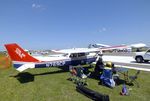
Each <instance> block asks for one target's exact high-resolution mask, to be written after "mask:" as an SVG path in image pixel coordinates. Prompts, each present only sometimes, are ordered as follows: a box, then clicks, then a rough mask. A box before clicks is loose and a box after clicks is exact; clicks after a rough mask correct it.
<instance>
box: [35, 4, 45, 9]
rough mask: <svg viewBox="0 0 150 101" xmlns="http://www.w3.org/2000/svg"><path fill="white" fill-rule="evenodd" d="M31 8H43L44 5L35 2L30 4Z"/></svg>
mask: <svg viewBox="0 0 150 101" xmlns="http://www.w3.org/2000/svg"><path fill="white" fill-rule="evenodd" d="M32 8H34V9H40V10H45V7H44V6H43V5H41V4H36V3H33V4H32Z"/></svg>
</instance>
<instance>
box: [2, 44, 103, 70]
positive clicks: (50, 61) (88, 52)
mask: <svg viewBox="0 0 150 101" xmlns="http://www.w3.org/2000/svg"><path fill="white" fill-rule="evenodd" d="M5 47H6V49H7V52H8V54H9V56H10V58H11V60H12V63H13V66H14V67H15V68H16V69H17V70H18V71H20V72H22V71H24V70H26V69H28V68H44V67H52V66H70V65H74V66H76V65H79V64H80V65H82V64H91V63H92V62H95V61H96V59H97V54H102V53H101V50H100V49H98V48H95V49H88V48H78V49H68V50H61V51H60V53H62V54H60V55H50V56H31V55H30V54H28V53H27V52H26V51H24V50H23V49H22V48H21V47H20V46H18V45H17V44H16V43H12V44H5ZM57 53H58V51H57Z"/></svg>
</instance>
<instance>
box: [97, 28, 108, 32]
mask: <svg viewBox="0 0 150 101" xmlns="http://www.w3.org/2000/svg"><path fill="white" fill-rule="evenodd" d="M105 31H107V29H106V28H105V27H103V28H100V29H99V31H98V32H105Z"/></svg>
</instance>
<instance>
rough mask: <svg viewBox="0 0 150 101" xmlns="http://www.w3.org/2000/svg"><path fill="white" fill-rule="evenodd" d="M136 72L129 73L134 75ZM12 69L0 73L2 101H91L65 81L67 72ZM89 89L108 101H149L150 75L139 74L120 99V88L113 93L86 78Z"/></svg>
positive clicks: (0, 95)
mask: <svg viewBox="0 0 150 101" xmlns="http://www.w3.org/2000/svg"><path fill="white" fill-rule="evenodd" d="M135 73H136V71H135V70H129V75H134V74H135ZM18 75H19V72H18V71H16V70H15V69H14V68H8V69H0V100H1V101H91V99H89V98H87V97H86V96H84V95H82V94H80V93H78V92H77V91H76V85H75V84H74V83H73V82H72V81H69V80H67V79H68V78H69V77H70V74H69V72H66V71H63V70H61V69H59V68H54V67H53V68H40V69H28V70H26V71H25V72H23V73H21V74H20V75H19V76H18ZM87 81H88V84H89V85H88V86H87V87H88V88H90V89H93V90H95V91H97V92H100V93H103V94H108V95H109V97H110V101H148V100H149V99H150V72H143V71H142V72H141V73H140V74H139V77H138V79H137V81H138V82H139V84H140V88H137V86H136V85H134V86H128V85H127V87H128V88H130V89H132V90H131V91H130V95H129V96H121V95H120V94H119V93H120V91H121V88H122V85H118V86H116V87H115V88H114V89H111V88H108V87H105V86H102V85H98V82H99V80H95V79H91V78H88V80H87Z"/></svg>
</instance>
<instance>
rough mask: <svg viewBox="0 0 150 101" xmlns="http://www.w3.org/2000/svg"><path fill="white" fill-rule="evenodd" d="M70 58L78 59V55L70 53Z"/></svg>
mask: <svg viewBox="0 0 150 101" xmlns="http://www.w3.org/2000/svg"><path fill="white" fill-rule="evenodd" d="M70 57H71V58H76V57H78V55H77V54H76V53H72V54H70Z"/></svg>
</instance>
